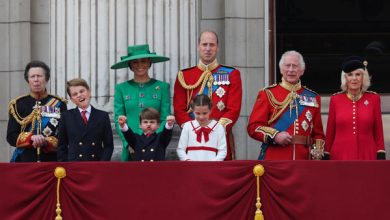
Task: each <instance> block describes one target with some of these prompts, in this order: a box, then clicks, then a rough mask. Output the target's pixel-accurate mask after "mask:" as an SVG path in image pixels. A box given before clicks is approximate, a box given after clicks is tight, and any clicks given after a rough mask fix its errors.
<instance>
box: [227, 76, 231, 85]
mask: <svg viewBox="0 0 390 220" xmlns="http://www.w3.org/2000/svg"><path fill="white" fill-rule="evenodd" d="M226 85H230V80H229V74H226Z"/></svg>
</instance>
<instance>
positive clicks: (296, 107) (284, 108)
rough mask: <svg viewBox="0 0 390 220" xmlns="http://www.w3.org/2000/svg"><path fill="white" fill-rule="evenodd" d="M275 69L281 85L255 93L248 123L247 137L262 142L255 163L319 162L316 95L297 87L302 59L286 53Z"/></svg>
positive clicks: (320, 147) (321, 141) (320, 141)
mask: <svg viewBox="0 0 390 220" xmlns="http://www.w3.org/2000/svg"><path fill="white" fill-rule="evenodd" d="M279 67H280V71H281V74H282V82H281V83H279V84H277V85H276V84H275V85H272V86H269V87H266V88H264V89H262V90H261V91H260V92H259V94H258V96H257V99H256V102H255V105H254V106H253V110H252V113H251V115H250V118H249V122H248V128H247V129H248V134H249V136H251V137H252V138H254V139H256V140H258V141H261V142H263V144H262V146H261V149H260V156H259V159H265V160H307V159H321V157H322V156H323V145H324V132H323V128H322V120H321V101H320V96H319V95H318V94H317V93H315V92H313V91H311V90H309V89H307V88H305V87H302V86H301V81H300V77H301V76H302V75H303V73H304V71H305V62H304V60H303V57H302V55H301V54H300V53H298V52H296V51H287V52H285V53H284V54H283V55H282V58H281V59H280V62H279Z"/></svg>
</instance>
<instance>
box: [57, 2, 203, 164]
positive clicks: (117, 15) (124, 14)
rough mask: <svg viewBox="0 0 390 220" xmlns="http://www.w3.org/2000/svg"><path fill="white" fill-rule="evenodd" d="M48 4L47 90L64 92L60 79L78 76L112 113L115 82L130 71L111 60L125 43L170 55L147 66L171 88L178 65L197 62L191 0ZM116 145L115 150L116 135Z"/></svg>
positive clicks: (194, 13) (100, 105) (124, 51)
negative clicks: (49, 73)
mask: <svg viewBox="0 0 390 220" xmlns="http://www.w3.org/2000/svg"><path fill="white" fill-rule="evenodd" d="M50 9H51V10H50V49H51V51H50V64H51V67H52V71H53V72H55V76H54V77H53V79H52V80H51V84H50V87H51V89H52V92H53V93H56V94H58V95H60V96H63V97H67V95H66V91H65V82H66V81H67V80H70V79H72V78H75V77H82V78H84V79H85V80H87V82H88V83H89V84H90V86H91V92H92V96H93V98H92V104H93V105H94V106H96V107H97V108H100V109H104V110H106V111H108V112H110V113H111V116H112V112H113V96H114V88H115V85H116V84H117V83H121V82H123V81H126V80H129V79H131V78H133V73H132V72H131V71H129V70H128V69H120V70H116V71H114V70H111V69H110V66H111V65H112V64H114V63H116V62H117V61H119V60H120V57H121V56H123V55H126V54H127V46H128V45H133V44H144V43H148V44H149V45H150V47H151V50H152V51H155V52H157V53H158V54H163V55H166V56H168V57H170V58H171V60H170V61H169V62H165V63H161V64H155V65H153V67H152V69H151V70H150V72H149V74H151V76H152V77H154V78H156V79H159V80H162V81H166V82H168V83H170V84H171V89H172V90H171V91H173V84H174V82H175V78H176V74H177V72H178V70H179V68H184V67H188V66H190V65H195V64H196V62H197V58H196V35H197V34H196V33H197V23H196V21H197V1H196V0H181V1H177V0H67V1H61V0H51V1H50ZM172 96H173V94H171V97H172ZM71 107H73V105H72V104H70V105H69V107H68V108H71ZM114 134H115V135H116V132H114ZM115 145H116V146H117V150H119V149H120V146H121V145H120V141H119V139H118V138H116V139H115ZM172 146H174V144H172ZM116 154H117V153H115V155H114V159H117V158H118V157H117V155H116Z"/></svg>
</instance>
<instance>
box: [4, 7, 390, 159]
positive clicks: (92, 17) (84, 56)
mask: <svg viewBox="0 0 390 220" xmlns="http://www.w3.org/2000/svg"><path fill="white" fill-rule="evenodd" d="M206 29H212V30H215V31H216V32H217V33H218V35H219V40H220V53H219V55H218V60H219V61H220V63H223V64H226V65H230V66H234V67H237V68H238V69H239V70H240V71H241V78H242V83H243V101H242V110H241V115H240V118H239V121H238V122H237V124H236V125H235V127H234V134H235V142H236V156H237V159H256V158H257V156H258V152H259V145H260V143H259V142H257V141H254V140H253V139H251V138H249V137H248V135H247V133H246V126H247V120H248V117H249V115H250V113H251V111H252V107H253V103H254V101H255V98H256V95H257V92H258V90H259V89H261V88H262V87H264V86H267V84H268V67H267V65H265V64H267V63H268V59H269V57H268V49H269V48H268V38H267V37H268V36H267V34H268V1H264V0H240V1H237V0H66V1H63V0H50V1H47V0H33V1H31V0H0V48H2V49H1V50H0V146H1V147H0V162H6V161H9V158H10V155H11V151H12V148H11V147H9V146H8V144H7V142H6V138H5V137H6V130H7V121H8V102H9V101H10V100H11V98H14V97H16V96H19V95H21V94H24V93H26V92H28V88H27V87H26V82H25V81H24V79H23V69H24V67H25V65H26V64H27V63H28V62H29V61H30V60H32V59H39V60H43V61H44V62H46V63H48V64H50V66H51V68H52V80H51V81H50V85H49V90H50V92H52V93H55V94H58V95H60V96H63V97H66V94H65V93H66V92H65V81H66V80H69V79H71V78H74V77H83V78H84V79H86V80H87V81H88V82H89V83H90V85H91V89H92V93H93V96H94V97H93V100H92V103H93V104H94V105H95V106H96V107H98V108H101V109H104V110H106V111H109V112H110V113H112V111H113V93H114V86H115V84H116V83H120V82H123V81H125V80H128V79H131V78H132V77H133V76H132V72H130V71H128V70H125V69H123V70H117V71H113V70H110V69H109V67H110V66H111V65H112V64H113V63H115V62H116V61H118V60H119V59H120V56H122V55H125V54H126V50H127V46H128V45H132V44H142V43H149V45H150V46H151V49H152V50H153V51H156V52H157V53H158V54H164V55H166V56H169V57H170V58H171V60H170V61H169V62H166V63H162V64H156V65H153V69H151V71H150V74H151V75H152V76H153V77H155V78H157V79H160V80H163V81H166V82H169V83H170V84H171V91H172V92H173V84H174V80H175V78H176V74H177V71H178V70H179V69H182V68H187V67H189V66H193V65H196V63H197V59H198V57H197V52H196V44H197V36H198V34H199V33H200V31H202V30H206ZM172 96H173V93H171V97H172ZM328 102H329V98H327V97H324V99H323V108H322V112H323V113H324V115H323V119H324V127H325V125H326V118H327V117H326V112H327V111H328V110H327V106H328ZM388 103H390V102H389V98H388V96H384V97H382V107H383V110H384V112H385V114H384V115H383V121H384V130H385V142H386V146H390V136H388V137H386V134H388V133H389V131H390V127H389V126H390V117H389V114H386V113H388V112H389V109H390V107H389V104H388ZM71 107H73V105H71V104H70V105H69V107H68V108H71ZM111 115H112V114H111ZM175 131H176V132H175V133H176V134H178V133H179V132H180V130H179V129H178V128H176V130H175ZM177 138H178V136H175V137H174V138H173V141H172V143H171V144H170V147H169V148H170V149H169V152H168V154H169V155H170V157H174V154H175V152H174V148H175V146H176V142H177ZM115 144H116V146H117V149H116V156H114V159H115V160H117V159H118V158H119V157H118V153H119V152H118V150H119V148H120V142H119V140H118V139H117V138H116V140H115ZM387 152H388V154H390V149H387ZM389 156H390V155H388V158H389Z"/></svg>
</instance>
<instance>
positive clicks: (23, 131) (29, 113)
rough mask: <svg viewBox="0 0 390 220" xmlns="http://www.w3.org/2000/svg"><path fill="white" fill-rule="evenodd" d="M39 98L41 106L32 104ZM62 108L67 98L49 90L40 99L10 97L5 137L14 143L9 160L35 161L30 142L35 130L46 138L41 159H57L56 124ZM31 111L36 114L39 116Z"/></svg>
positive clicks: (33, 149)
mask: <svg viewBox="0 0 390 220" xmlns="http://www.w3.org/2000/svg"><path fill="white" fill-rule="evenodd" d="M38 101H39V106H40V107H39V108H36V107H35V108H34V106H36V105H37V102H38ZM34 109H35V110H34ZM38 110H39V113H38ZM65 110H66V101H65V100H64V99H61V98H59V97H57V96H53V95H50V94H49V95H47V96H46V97H44V98H42V99H41V100H37V99H35V98H34V97H32V96H31V95H24V96H20V97H18V98H16V99H13V100H11V102H10V103H9V120H8V128H7V141H8V143H9V144H10V145H11V146H14V147H16V149H15V151H14V155H13V157H12V159H11V161H14V162H36V161H37V159H38V158H37V150H36V149H35V148H33V146H32V143H31V136H32V135H36V134H38V133H40V134H42V135H43V136H44V137H45V140H46V142H47V145H46V146H45V147H42V149H41V154H40V161H56V160H57V152H56V151H57V144H58V140H57V127H58V124H59V122H60V121H61V115H62V112H63V111H65ZM34 112H35V113H37V114H38V115H39V117H40V120H38V118H37V114H34ZM39 121H40V122H41V123H40V122H39ZM39 124H40V126H39Z"/></svg>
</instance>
